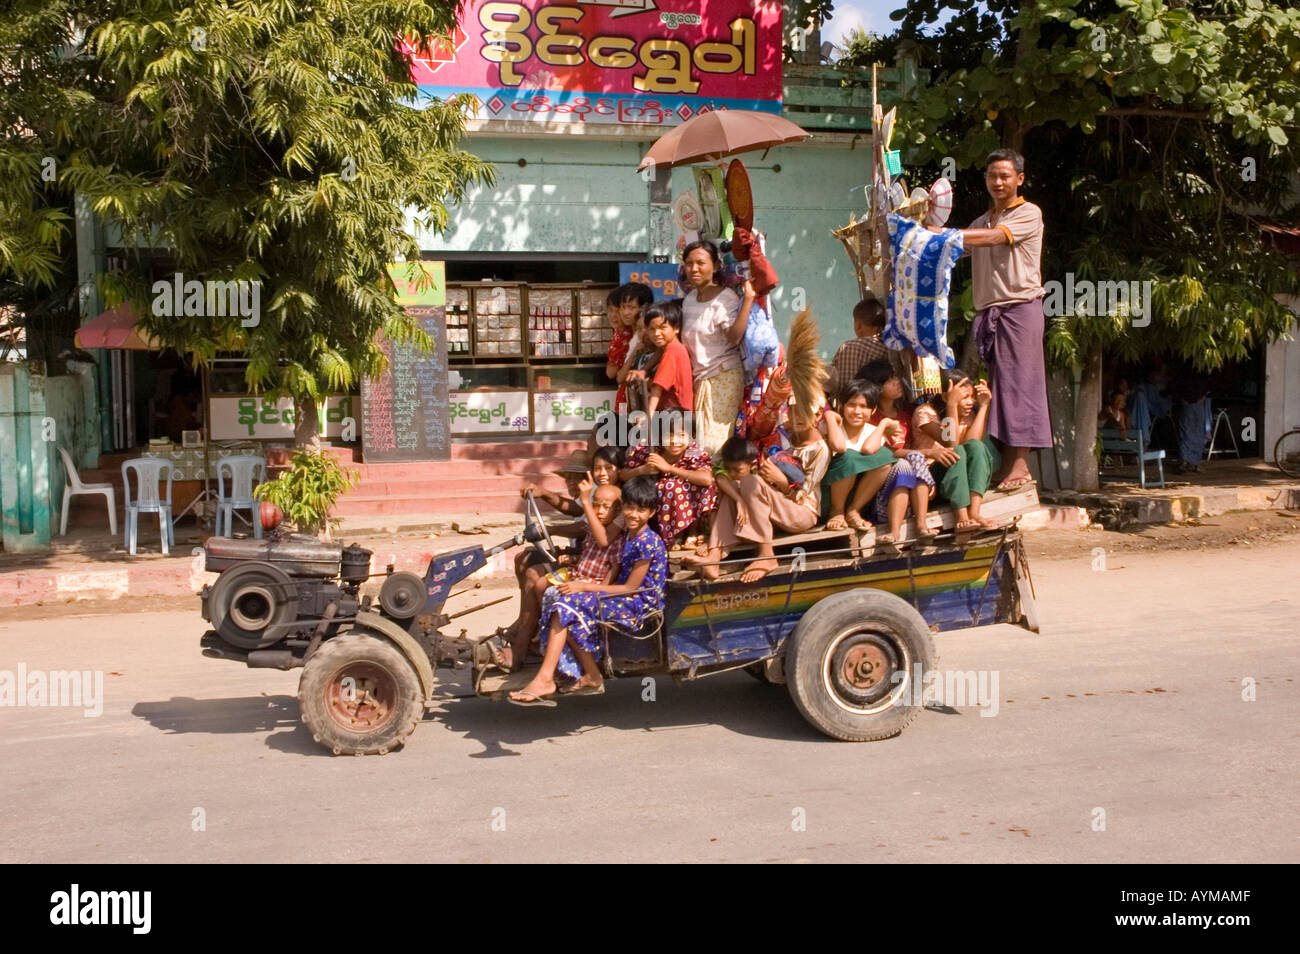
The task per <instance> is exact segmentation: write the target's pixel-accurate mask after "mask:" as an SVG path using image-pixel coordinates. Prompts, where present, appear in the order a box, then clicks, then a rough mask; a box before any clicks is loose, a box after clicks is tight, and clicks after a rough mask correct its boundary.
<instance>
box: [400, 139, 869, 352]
mask: <svg viewBox="0 0 1300 954" xmlns="http://www.w3.org/2000/svg"><path fill="white" fill-rule="evenodd" d="M843 139H844V140H847V139H848V137H843ZM651 142H652V140H646V141H644V142H636V141H629V140H609V139H598V138H595V137H590V136H583V135H567V134H553V135H547V136H544V137H538V138H533V139H503V138H488V137H482V136H475V137H472V138H471V139H470V141H469V143H468V148H469V149H471V150H472V151H473V152H474V153H475V154H477V155H479V156H482V157H483V158H485V159H489V160H491V161H492V162H494V163H496V169H497V185H496V186H495V187H494V188H491V189H487V188H480V189H476V190H474V192H472V193H471V194H470V195H469V196H468V197H467V199H466V200H465V201H464V202H463V203H461V204H460V206H458V207H455V208H453V209H452V217H451V224H450V225H449V226H448V229H447V231H446V233H445V234H444V235H442V236H427V237H424V238H423V239H422V244H423V245H424V246H425V248H426V249H427V250H428V252H429V254H431V255H437V254H439V253H447V252H458V253H468V252H480V253H482V254H483V257H484V258H485V259H487V260H490V259H491V257H492V256H493V255H496V254H527V253H533V254H555V253H563V254H572V255H581V254H598V255H608V254H610V253H616V254H620V255H626V256H627V260H629V261H637V260H644V259H645V258H646V256H648V254H649V252H650V186H649V184H648V183H647V182H646V181H644V180H643V179H642V178H641V177H640V176H639V175H637V174H636V172H635V169H636V165H637V162H638V161H639V160H640V158H641V157H642V156H643V155H644V154H645V152H646V150H647V149H649V147H650V145H651ZM860 142H861V140H859V143H860ZM742 158H743V160H744V161H745V165H746V168H747V169H748V170H749V174H750V182H751V184H752V186H753V190H754V205H755V226H756V228H758V229H760V230H762V231H765V232H766V233H767V236H768V257H769V258H770V259H771V261H772V264H773V266H774V267H775V268H776V270H777V272H778V274H779V275H780V276H781V285H780V287H779V288H778V289H777V290H776V292H774V293H773V304H774V309H775V312H776V321H777V327H778V329H779V331H780V332H781V335H782V337H784V336H785V335H786V333H787V332H788V330H789V325H790V319H791V318H792V317H793V315H794V312H795V308H794V307H793V306H794V304H796V294H795V293H796V290H797V289H802V290H803V295H804V297H805V299H806V302H807V304H808V305H809V306H810V307H811V308H812V309H813V315H814V316H815V317H816V319H817V321H818V323H819V324H820V326H821V328H822V350H823V352H824V354H825V355H826V356H827V357H829V356H830V355H831V354H833V353H834V351H835V348H836V346H837V345H838V344H839V342H840V341H842V340H844V339H845V338H848V337H851V336H852V334H853V318H852V311H853V306H854V304H856V303H857V300H858V286H857V282H856V280H855V279H854V277H853V270H852V265H851V263H850V262H849V258H848V255H847V254H846V253H845V251H844V249H843V246H841V245H840V243H839V241H838V240H837V239H835V238H834V236H832V235H831V229H832V228H838V227H839V226H841V225H847V224H848V221H849V215H850V211H860V206H861V204H862V201H863V200H862V191H861V190H858V191H857V192H856V193H854V194H850V189H852V188H853V187H854V186H860V185H862V184H863V183H865V182H867V181H868V180H869V179H870V176H871V172H870V161H871V160H870V154H869V152H868V150H867V149H866V148H856V149H855V148H851V144H850V142H848V141H837V142H835V143H833V144H827V145H823V144H820V143H819V144H802V145H798V146H784V147H779V148H776V149H772V150H770V151H769V152H768V153H767V155H766V156H764V155H763V154H762V153H761V152H755V153H749V154H746V155H745V156H743V157H742ZM520 159H523V160H524V161H525V163H526V165H524V166H520V165H519V164H518V161H519V160H520ZM778 165H779V166H780V171H779V172H778V171H776V169H775V167H776V166H778ZM692 188H694V178H693V176H691V174H690V172H689V171H688V170H685V169H682V170H676V171H675V174H674V175H673V177H672V194H673V196H674V198H675V197H676V196H677V195H678V194H679V193H681V192H684V191H686V190H689V189H692ZM851 201H852V202H854V203H855V204H854V205H853V206H852V209H851V208H850V202H851Z"/></svg>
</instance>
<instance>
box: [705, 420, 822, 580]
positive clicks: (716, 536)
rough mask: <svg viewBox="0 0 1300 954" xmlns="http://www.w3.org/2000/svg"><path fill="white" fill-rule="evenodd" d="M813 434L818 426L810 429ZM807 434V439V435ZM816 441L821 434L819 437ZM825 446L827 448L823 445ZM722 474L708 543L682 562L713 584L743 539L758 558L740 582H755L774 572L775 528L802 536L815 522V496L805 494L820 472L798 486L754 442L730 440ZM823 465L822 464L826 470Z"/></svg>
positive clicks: (739, 439) (819, 477) (741, 438)
mask: <svg viewBox="0 0 1300 954" xmlns="http://www.w3.org/2000/svg"><path fill="white" fill-rule="evenodd" d="M813 430H814V433H815V432H816V428H815V426H814V428H813ZM805 436H806V435H805ZM817 439H818V443H820V442H821V435H820V434H818V435H817ZM821 446H822V447H825V444H821ZM721 456H722V462H723V465H724V466H725V468H726V472H725V474H720V475H718V477H717V483H718V492H719V494H718V508H717V510H716V511H715V512H714V515H713V521H712V526H711V527H710V529H709V542H708V546H707V548H706V549H705V552H704V553H703V554H700V553H699V552H698V551H697V552H696V554H695V555H694V556H687V557H684V558H683V559H682V563H683V564H684V565H687V566H694V567H697V568H698V571H699V573H700V575H701V576H703V577H704V578H705V579H706V580H716V579H717V578H718V576H719V575H720V573H721V567H720V563H721V561H723V560H725V559H726V558H727V554H728V552H729V551H730V550H731V548H732V547H735V546H737V545H738V544H739V543H740V542H741V541H742V540H743V541H748V542H750V543H756V544H758V556H757V557H756V558H755V559H754V560H753V562H751V563H750V564H749V565H748V566H746V567H745V569H744V572H743V573H741V576H740V579H741V582H744V583H754V582H756V581H758V580H761V579H762V578H763V577H764V576H766V575H767V574H768V573H770V572H772V571H773V570H775V569H776V568H777V561H776V551H775V550H774V549H773V545H772V538H773V534H774V532H775V531H776V530H781V531H782V532H784V533H803V532H804V531H806V530H811V529H812V528H813V526H814V525H815V524H816V523H817V516H818V507H817V502H818V501H817V498H816V495H808V494H806V493H803V488H804V487H805V486H807V485H808V483H809V482H811V483H812V485H813V486H816V485H817V483H818V482H819V481H820V480H821V473H816V472H814V473H812V474H804V475H803V476H804V479H803V480H801V481H800V482H799V483H798V484H797V485H794V484H792V483H791V481H790V479H789V477H787V476H786V474H785V473H784V472H783V471H782V470H781V468H779V467H777V466H776V463H775V462H774V461H773V460H772V458H771V457H770V456H767V455H760V454H759V452H758V447H757V446H756V445H755V444H754V442H753V441H751V440H749V439H748V438H745V437H733V438H731V439H730V440H728V441H727V442H726V443H725V444H723V445H722V453H721ZM825 468H826V463H825V462H823V463H822V465H821V470H822V473H824V472H825Z"/></svg>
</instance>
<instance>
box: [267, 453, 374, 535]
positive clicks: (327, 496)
mask: <svg viewBox="0 0 1300 954" xmlns="http://www.w3.org/2000/svg"><path fill="white" fill-rule="evenodd" d="M357 481H358V477H357V474H356V472H355V471H347V470H344V469H343V468H342V467H340V466H339V463H338V461H336V460H335V459H334V458H333V457H331V456H330V455H328V454H324V453H322V452H321V451H320V448H319V447H307V448H302V449H299V450H296V451H294V453H293V456H292V457H291V458H290V460H289V467H288V469H286V470H285V471H283V472H282V473H281V474H280V475H279V476H278V477H276V478H275V480H269V481H267V482H266V483H263V484H259V485H258V487H257V489H256V490H254V491H253V493H254V495H255V496H256V497H257V498H258V499H259V500H264V501H267V502H269V503H272V504H274V505H275V506H277V507H279V508H280V510H281V511H282V512H283V513H284V516H285V518H286V519H287V520H289V521H290V522H291V523H293V525H294V526H295V527H297V528H298V530H299V531H301V532H302V533H310V534H315V535H316V536H319V537H323V538H324V539H327V540H328V539H329V532H330V530H331V529H332V528H334V527H337V526H338V523H339V521H338V519H337V518H335V517H331V516H330V511H331V510H333V509H334V503H335V501H336V500H338V498H339V496H340V495H341V494H343V493H344V492H345V491H347V490H349V489H350V488H352V487H354V486H356V484H357Z"/></svg>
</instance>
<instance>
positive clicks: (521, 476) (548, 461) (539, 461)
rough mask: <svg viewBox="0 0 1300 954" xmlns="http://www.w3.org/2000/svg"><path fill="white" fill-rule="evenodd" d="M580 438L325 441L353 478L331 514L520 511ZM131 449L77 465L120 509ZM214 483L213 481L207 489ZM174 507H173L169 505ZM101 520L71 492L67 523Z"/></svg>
mask: <svg viewBox="0 0 1300 954" xmlns="http://www.w3.org/2000/svg"><path fill="white" fill-rule="evenodd" d="M585 447H586V440H585V439H580V440H517V441H493V442H491V443H478V444H475V443H457V444H453V445H452V448H451V460H446V461H392V462H380V463H364V462H359V461H355V460H353V457H354V454H353V452H352V450H351V449H350V448H346V447H335V448H327V450H328V452H329V453H331V455H332V456H334V457H335V458H336V459H338V461H339V464H340V465H341V466H343V467H344V468H345V469H347V470H351V471H354V472H355V473H356V474H358V476H359V477H360V478H361V482H360V483H359V484H358V485H357V486H356V487H354V488H353V489H352V490H351V491H349V492H348V493H346V494H344V495H343V496H342V497H341V498H339V501H338V504H337V506H336V507H335V515H336V516H341V517H356V516H367V515H375V516H385V517H394V516H401V515H403V514H430V513H455V514H480V513H522V512H523V507H524V502H523V499H522V498H521V497H520V496H519V492H520V491H521V490H522V489H523V488H524V487H525V486H526V485H527V484H530V483H531V484H536V485H538V486H540V487H543V488H545V489H547V490H554V491H563V490H564V481H563V479H561V478H560V477H557V476H556V475H555V474H554V471H555V470H556V468H558V467H560V466H562V465H563V463H564V461H565V459H566V458H567V457H568V456H569V454H570V453H572V452H573V451H575V450H580V449H583V448H585ZM290 453H291V452H290V451H287V450H276V451H272V452H271V453H269V454H268V460H269V463H270V465H271V473H272V474H275V473H276V472H277V471H278V470H279V466H278V465H281V462H287V460H288V457H289V454H290ZM134 456H136V455H135V454H133V453H125V454H105V455H103V456H102V457H101V458H100V463H99V466H98V467H97V468H94V469H88V470H84V471H82V472H81V479H82V481H83V482H84V483H108V484H112V485H113V487H114V488H115V490H116V492H117V505H118V516H119V519H120V517H121V515H122V507H123V499H124V498H123V494H122V471H121V464H122V461H124V460H128V459H130V458H131V457H134ZM215 489H216V482H215V481H213V490H214V491H215ZM177 509H180V508H177ZM106 523H107V517H106V514H105V508H104V503H103V498H102V497H91V496H86V497H77V498H74V499H73V502H72V506H71V512H70V516H69V529H70V530H71V529H72V528H74V527H77V526H92V527H93V526H98V525H102V524H106Z"/></svg>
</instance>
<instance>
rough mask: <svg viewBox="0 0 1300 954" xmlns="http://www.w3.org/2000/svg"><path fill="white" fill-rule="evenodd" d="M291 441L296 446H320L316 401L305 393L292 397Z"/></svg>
mask: <svg viewBox="0 0 1300 954" xmlns="http://www.w3.org/2000/svg"><path fill="white" fill-rule="evenodd" d="M293 422H294V423H293V442H294V444H295V445H297V446H298V447H308V446H316V447H319V446H320V421H319V419H318V418H317V416H316V402H315V401H313V400H312V399H311V397H310V396H307V395H298V396H296V397H295V398H294V399H293Z"/></svg>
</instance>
